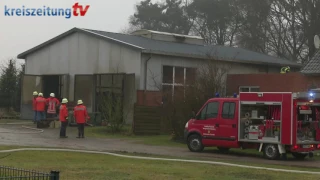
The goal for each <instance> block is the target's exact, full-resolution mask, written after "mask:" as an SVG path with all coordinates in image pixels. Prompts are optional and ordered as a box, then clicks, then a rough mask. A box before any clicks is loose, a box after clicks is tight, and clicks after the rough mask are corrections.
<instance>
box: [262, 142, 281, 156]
mask: <svg viewBox="0 0 320 180" xmlns="http://www.w3.org/2000/svg"><path fill="white" fill-rule="evenodd" d="M263 155H264V157H265V158H267V159H269V160H275V159H279V158H280V153H279V149H278V146H277V145H276V144H267V145H265V146H264V148H263Z"/></svg>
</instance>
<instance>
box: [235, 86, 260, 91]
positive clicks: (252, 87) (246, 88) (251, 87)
mask: <svg viewBox="0 0 320 180" xmlns="http://www.w3.org/2000/svg"><path fill="white" fill-rule="evenodd" d="M239 92H260V87H259V86H240V87H239Z"/></svg>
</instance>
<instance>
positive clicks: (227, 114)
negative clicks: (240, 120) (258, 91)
mask: <svg viewBox="0 0 320 180" xmlns="http://www.w3.org/2000/svg"><path fill="white" fill-rule="evenodd" d="M235 110H236V103H234V102H225V103H223V108H222V118H223V119H233V118H234V112H235Z"/></svg>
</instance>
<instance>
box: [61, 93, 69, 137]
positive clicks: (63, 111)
mask: <svg viewBox="0 0 320 180" xmlns="http://www.w3.org/2000/svg"><path fill="white" fill-rule="evenodd" d="M67 103H68V99H66V98H64V99H62V101H61V105H60V111H59V120H60V122H61V127H60V138H67V137H68V136H66V131H67V125H68V115H69V113H68V108H67Z"/></svg>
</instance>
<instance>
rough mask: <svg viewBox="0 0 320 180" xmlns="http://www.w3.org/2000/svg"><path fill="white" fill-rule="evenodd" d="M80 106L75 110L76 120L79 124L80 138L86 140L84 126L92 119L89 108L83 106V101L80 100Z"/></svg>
mask: <svg viewBox="0 0 320 180" xmlns="http://www.w3.org/2000/svg"><path fill="white" fill-rule="evenodd" d="M77 104H78V105H77V106H76V107H74V109H73V115H74V118H75V120H76V122H77V124H78V137H77V138H84V126H85V124H86V121H87V120H89V119H90V117H89V116H88V112H87V108H86V106H84V105H83V102H82V100H78V103H77Z"/></svg>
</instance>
